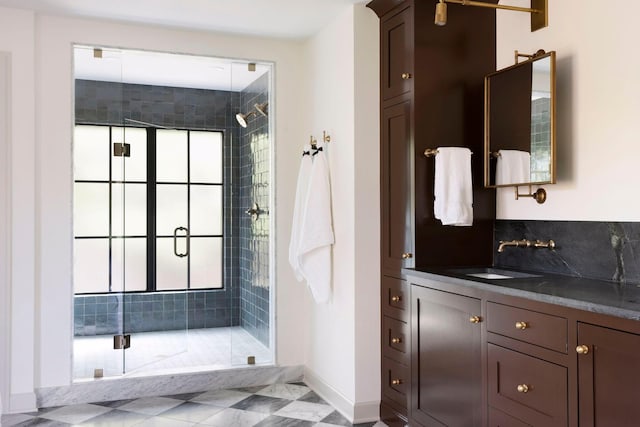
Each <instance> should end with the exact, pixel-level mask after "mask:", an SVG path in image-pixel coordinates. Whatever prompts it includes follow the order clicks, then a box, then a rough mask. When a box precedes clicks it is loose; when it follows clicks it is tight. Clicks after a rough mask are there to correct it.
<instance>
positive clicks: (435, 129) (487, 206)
mask: <svg viewBox="0 0 640 427" xmlns="http://www.w3.org/2000/svg"><path fill="white" fill-rule="evenodd" d="M367 6H368V7H369V8H371V9H372V10H373V11H374V12H375V13H376V14H377V15H378V17H379V18H380V121H381V129H380V131H381V136H380V162H381V163H380V169H381V177H380V187H381V190H380V191H381V207H380V214H381V228H380V230H381V255H380V264H381V273H382V286H381V297H382V307H381V310H382V312H383V319H382V324H381V325H380V327H381V341H382V367H381V375H382V387H381V397H382V402H381V416H382V420H383V421H384V422H385V423H387V424H388V425H390V426H394V425H398V426H404V425H405V424H406V423H407V421H408V408H409V402H410V401H411V381H410V379H409V378H408V373H409V372H410V358H409V357H407V358H403V357H400V354H399V353H398V351H401V352H404V351H406V352H408V354H410V352H411V343H410V342H406V343H403V345H404V346H403V348H402V350H399V349H398V345H396V344H398V343H393V342H390V341H389V340H392V339H394V338H398V337H395V336H392V335H393V334H395V333H397V331H398V330H399V329H400V328H401V327H402V325H403V324H404V325H405V326H406V328H407V329H406V330H407V337H408V336H409V334H408V330H409V319H408V314H406V313H408V310H407V312H406V313H405V312H402V311H398V310H395V309H394V304H396V303H397V301H396V302H393V301H390V300H389V298H390V296H389V289H391V288H392V287H395V289H398V290H402V289H407V291H406V295H404V296H402V297H406V298H407V299H406V300H404V301H403V302H406V303H407V307H408V303H409V299H408V297H409V292H408V285H407V282H406V278H405V276H404V274H403V273H402V269H403V268H413V267H420V266H434V265H439V264H441V263H442V260H443V259H448V260H452V264H455V265H479V264H486V263H490V262H491V259H492V245H493V220H494V218H495V194H494V192H493V191H491V190H485V189H484V188H483V185H482V182H483V181H482V172H483V166H482V160H483V159H482V155H481V153H482V152H483V146H484V138H483V135H484V127H483V126H484V123H483V111H484V92H483V91H484V75H485V74H487V73H489V72H493V71H494V70H495V14H494V13H493V12H489V13H486V12H487V11H481V10H478V8H464V7H460V8H456V10H455V11H453V10H452V11H451V21H450V23H449V24H448V25H447V26H446V27H436V26H435V25H434V24H433V16H434V15H433V13H434V7H435V3H430V2H423V1H414V0H373V1H371V2H369V3H368V4H367ZM452 9H453V8H452ZM438 146H462V147H468V148H469V149H470V150H471V151H472V152H474V153H476V155H474V156H472V162H473V165H472V172H473V180H474V195H473V197H474V225H473V226H472V227H443V226H442V225H441V224H440V221H439V220H436V219H435V218H434V215H433V184H434V182H433V179H434V159H433V158H425V157H424V156H423V152H424V150H425V149H426V148H435V147H438ZM463 241H464V242H468V243H469V245H470V246H472V247H474V250H469V251H460V247H461V246H460V244H461V242H463ZM392 284H393V285H392ZM392 296H394V295H392ZM395 296H399V295H395ZM393 328H394V329H393ZM405 375H406V377H405Z"/></svg>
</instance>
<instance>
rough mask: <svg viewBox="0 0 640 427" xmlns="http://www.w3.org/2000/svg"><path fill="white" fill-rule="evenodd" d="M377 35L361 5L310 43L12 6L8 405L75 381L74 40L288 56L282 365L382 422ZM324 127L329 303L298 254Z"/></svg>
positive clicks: (3, 27) (278, 60) (2, 29)
mask: <svg viewBox="0 0 640 427" xmlns="http://www.w3.org/2000/svg"><path fill="white" fill-rule="evenodd" d="M377 31H378V20H377V18H376V17H375V15H374V14H373V12H371V11H370V10H368V9H365V8H364V6H362V5H358V6H349V7H348V8H346V9H345V12H344V13H343V14H342V15H340V16H339V17H337V18H336V20H335V21H334V22H333V23H331V24H330V25H329V26H328V27H327V28H326V29H325V30H323V31H322V32H321V33H320V34H319V35H318V36H316V37H314V38H312V39H311V40H310V41H308V42H296V41H284V40H268V39H263V38H252V37H239V36H226V35H221V34H212V33H204V32H190V31H182V30H172V29H163V28H161V27H153V26H143V25H128V24H119V23H115V22H107V21H100V20H90V19H81V18H65V17H59V16H47V15H33V14H32V13H30V12H25V11H18V10H13V9H0V52H8V53H9V59H10V63H11V81H10V85H9V86H10V87H9V88H10V91H11V95H12V96H11V105H10V114H9V116H10V118H11V123H10V126H9V129H10V134H9V148H8V149H7V150H6V153H7V154H8V155H10V156H11V157H10V168H9V176H8V178H9V181H10V182H9V186H10V192H9V194H10V199H8V201H9V206H8V207H7V209H8V210H9V212H10V214H11V218H10V219H9V221H10V223H9V224H8V225H9V230H8V233H9V234H10V235H11V236H20V238H19V239H17V238H15V237H14V238H13V239H12V240H11V242H10V246H9V247H8V249H9V251H10V254H9V257H8V259H9V260H10V262H11V265H10V269H9V273H10V275H9V274H5V275H3V276H0V280H2V282H0V285H2V288H0V304H2V301H3V300H2V296H10V298H11V300H10V302H8V303H7V302H6V301H5V305H9V307H8V308H9V309H10V311H9V313H10V315H9V317H10V319H9V320H10V322H9V323H10V325H11V326H10V328H11V330H10V337H9V338H8V343H7V345H6V346H7V347H8V348H7V349H5V350H6V352H4V353H3V355H4V356H7V357H5V358H4V359H3V357H4V356H0V369H2V363H3V362H9V365H10V366H9V367H8V370H9V371H10V372H11V378H10V379H9V378H6V377H5V376H4V375H3V376H2V377H1V378H0V393H3V391H4V390H9V391H8V393H9V399H8V398H7V395H6V394H3V395H2V403H3V405H4V408H3V410H4V411H5V412H7V411H11V412H16V411H20V410H25V409H32V407H33V405H34V404H35V400H34V393H33V391H34V388H45V387H56V386H64V385H68V384H70V383H71V380H72V378H71V375H72V374H71V372H72V369H71V367H72V364H71V351H72V330H73V328H72V326H73V319H72V296H73V291H72V289H73V287H72V277H71V272H72V228H71V226H72V224H71V216H72V169H71V136H72V120H73V115H72V112H73V98H72V95H73V91H72V89H73V69H72V59H73V57H72V56H73V51H72V46H73V44H74V43H80V44H86V45H101V46H113V47H119V48H131V49H148V50H157V51H164V52H182V53H189V54H197V55H211V56H220V57H231V58H247V59H255V60H260V61H272V62H274V63H275V96H276V97H275V101H274V102H273V104H272V105H270V111H271V113H272V114H274V115H275V123H276V128H275V142H274V144H275V167H276V176H275V183H274V191H275V193H276V194H275V200H276V201H275V203H276V206H275V209H274V210H272V212H274V211H275V215H276V227H275V239H276V256H277V265H276V267H275V270H276V281H277V294H276V299H277V312H276V323H277V326H276V329H277V337H276V352H277V362H278V364H280V365H298V364H302V363H303V362H305V363H307V364H308V366H309V373H311V375H315V378H316V379H318V381H319V384H321V385H322V386H323V387H325V389H326V390H329V391H330V392H331V393H333V395H334V396H338V400H339V402H338V404H344V405H343V406H341V409H342V410H343V412H344V413H345V414H347V415H348V416H349V417H350V418H353V419H356V420H359V421H364V420H365V419H375V418H377V405H378V401H379V390H380V387H379V384H380V379H379V324H380V317H379V306H380V305H379V290H378V289H379V265H378V262H379V261H378V260H379V241H378V238H377V236H378V233H379V167H378V165H379V159H378V156H379V152H378V139H379V134H378V133H379V130H378V129H379V113H378V86H379V84H378V79H379V77H378V68H379V64H378V32H377ZM322 130H327V131H328V132H329V133H330V134H331V136H332V138H333V142H332V143H331V145H330V146H329V148H328V154H329V161H330V165H331V168H332V176H331V179H332V182H333V185H334V186H333V189H334V193H333V197H334V198H333V204H334V227H335V233H336V245H335V249H334V253H333V256H334V265H335V269H334V276H333V286H334V297H333V300H332V303H331V304H328V305H323V306H316V305H313V304H312V302H311V299H310V296H309V292H308V290H307V289H306V286H305V285H303V284H299V283H297V282H296V281H295V279H294V278H293V274H292V272H291V269H290V267H289V265H288V262H287V258H288V257H287V251H288V243H289V236H290V228H289V227H290V223H291V213H292V210H293V201H294V200H293V196H294V193H295V180H296V175H297V167H298V164H299V163H298V162H299V156H300V148H301V147H302V144H303V143H304V142H306V141H307V140H308V136H309V134H310V133H313V134H314V135H315V136H316V137H318V138H319V137H320V135H321V133H322ZM0 142H1V140H0ZM4 148H6V147H5V146H4V145H0V149H2V150H3V149H4ZM2 150H0V152H3V151H2ZM1 183H2V182H1V181H0V184H1ZM1 207H2V206H1V205H0V208H1ZM2 213H4V212H2ZM0 232H2V229H1V228H0ZM0 308H2V309H4V308H5V307H4V306H2V305H0ZM3 313H4V311H3ZM0 338H1V336H0ZM1 343H2V340H1V339H0V351H1V350H2V345H3V344H1ZM9 349H10V350H9ZM9 351H10V352H11V353H9ZM7 387H10V389H8V388H7ZM8 400H9V403H8V404H7V401H8Z"/></svg>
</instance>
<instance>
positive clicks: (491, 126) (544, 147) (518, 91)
mask: <svg viewBox="0 0 640 427" xmlns="http://www.w3.org/2000/svg"><path fill="white" fill-rule="evenodd" d="M519 56H526V57H527V58H528V59H527V60H525V61H522V62H518V57H519ZM515 57H516V64H515V65H512V66H510V67H507V68H504V69H502V70H498V71H496V72H494V73H491V74H488V75H487V76H485V80H484V85H485V145H484V172H485V173H484V176H485V178H484V185H485V187H489V188H496V187H512V186H515V187H517V186H524V185H529V186H530V185H541V184H555V182H556V53H555V52H554V51H551V52H548V53H545V52H544V51H543V50H540V51H538V52H536V53H535V54H533V55H521V54H518V52H517V51H516V55H515ZM516 193H517V190H516Z"/></svg>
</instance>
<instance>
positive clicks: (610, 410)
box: [578, 323, 640, 427]
mask: <svg viewBox="0 0 640 427" xmlns="http://www.w3.org/2000/svg"><path fill="white" fill-rule="evenodd" d="M578 344H579V345H581V346H582V345H584V346H587V348H588V353H587V354H579V355H578V396H579V397H578V399H579V402H578V404H579V420H580V427H609V426H616V427H624V426H637V425H638V423H639V421H638V420H640V405H639V403H640V392H639V391H638V384H640V370H639V369H638V367H639V366H640V335H635V334H631V333H627V332H622V331H617V330H614V329H609V328H603V327H600V326H594V325H588V324H585V323H578Z"/></svg>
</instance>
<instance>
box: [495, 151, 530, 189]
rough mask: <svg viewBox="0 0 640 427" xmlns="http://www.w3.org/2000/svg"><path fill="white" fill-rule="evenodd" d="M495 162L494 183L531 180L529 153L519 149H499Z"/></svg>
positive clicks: (518, 182)
mask: <svg viewBox="0 0 640 427" xmlns="http://www.w3.org/2000/svg"><path fill="white" fill-rule="evenodd" d="M498 153H499V154H500V155H499V156H498V161H497V162H496V185H506V184H525V183H527V182H531V154H529V153H528V152H526V151H519V150H500V151H499V152H498Z"/></svg>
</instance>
